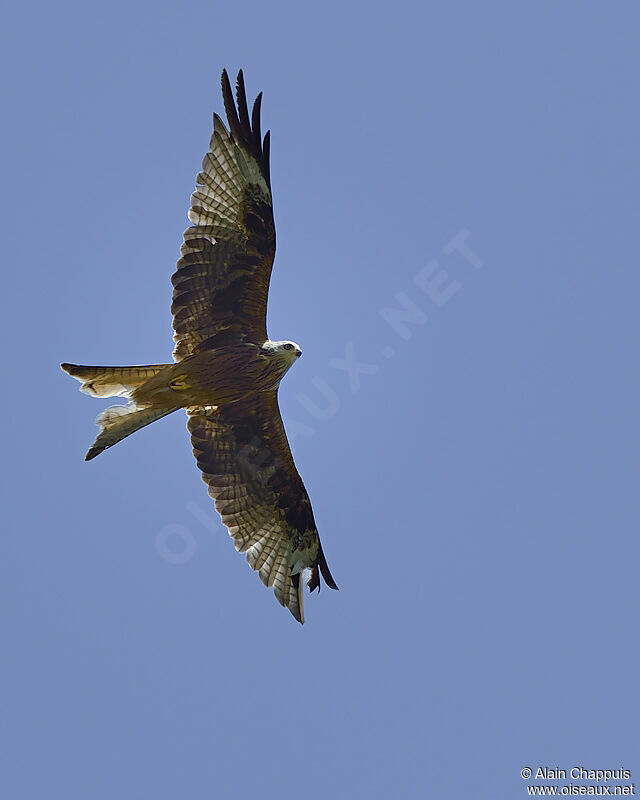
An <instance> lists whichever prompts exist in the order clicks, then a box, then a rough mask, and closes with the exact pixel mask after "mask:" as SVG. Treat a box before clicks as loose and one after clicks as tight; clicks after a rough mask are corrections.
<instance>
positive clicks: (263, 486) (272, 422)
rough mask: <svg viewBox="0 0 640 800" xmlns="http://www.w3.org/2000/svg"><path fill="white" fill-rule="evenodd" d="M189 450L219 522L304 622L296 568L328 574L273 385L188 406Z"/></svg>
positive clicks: (314, 576) (316, 580)
mask: <svg viewBox="0 0 640 800" xmlns="http://www.w3.org/2000/svg"><path fill="white" fill-rule="evenodd" d="M187 412H188V414H189V422H188V428H189V432H190V433H191V442H192V444H193V452H194V455H195V456H196V458H197V460H198V466H199V467H200V469H201V470H202V479H203V480H204V482H205V483H206V484H207V485H208V487H209V494H210V495H211V497H213V498H214V500H215V503H216V509H217V510H218V512H219V514H220V516H221V517H222V522H223V523H224V525H226V527H227V528H228V530H229V533H230V535H231V536H232V537H233V539H234V541H235V546H236V550H239V551H240V552H243V553H244V552H246V554H247V561H248V562H249V564H250V566H251V567H252V568H253V569H255V570H257V572H258V574H259V575H260V578H261V580H262V582H263V583H264V584H265V585H266V586H273V589H274V592H275V595H276V597H277V599H278V601H279V602H280V603H281V604H282V605H283V606H286V607H287V608H288V609H289V610H290V611H291V613H292V614H293V616H294V617H295V618H296V619H297V620H298V621H299V622H304V604H303V595H302V585H301V581H300V577H301V576H300V572H301V570H302V569H303V568H304V567H310V568H311V577H310V579H309V582H308V586H309V589H310V590H312V591H313V589H315V588H316V587H318V588H319V586H320V575H319V572H321V573H322V577H323V578H324V580H325V581H326V583H327V585H328V586H330V587H331V588H332V589H337V588H338V587H337V586H336V584H335V581H334V580H333V578H332V576H331V573H330V572H329V568H328V566H327V562H326V560H325V557H324V554H323V552H322V547H321V545H320V539H319V537H318V531H317V529H316V525H315V522H314V519H313V512H312V510H311V503H310V502H309V496H308V494H307V492H306V490H305V488H304V484H303V483H302V479H301V478H300V475H299V474H298V471H297V470H296V467H295V464H294V463H293V457H292V455H291V450H290V448H289V443H288V441H287V437H286V434H285V431H284V427H283V425H282V419H281V417H280V411H279V409H278V399H277V393H276V392H275V391H274V392H261V393H259V394H257V395H254V396H252V397H250V398H247V399H246V400H243V401H239V402H237V403H231V404H229V405H227V406H224V407H221V408H219V409H216V408H215V407H207V408H204V407H197V408H189V409H187Z"/></svg>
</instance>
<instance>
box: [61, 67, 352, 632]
mask: <svg viewBox="0 0 640 800" xmlns="http://www.w3.org/2000/svg"><path fill="white" fill-rule="evenodd" d="M222 97H223V101H224V107H225V112H226V116H227V120H228V123H229V130H227V128H226V127H225V125H224V123H223V122H222V120H221V119H220V117H218V115H217V114H214V121H213V135H212V137H211V142H210V147H209V151H208V152H207V154H206V155H205V157H204V160H203V162H202V171H201V172H200V173H198V176H197V178H196V189H195V191H194V193H193V194H192V196H191V207H190V209H189V220H190V221H191V223H192V225H191V227H189V228H187V230H186V231H185V232H184V243H183V245H182V248H181V257H180V260H179V261H178V264H177V269H176V271H175V273H174V274H173V276H172V279H171V280H172V283H173V287H174V290H173V302H172V305H171V312H172V314H173V328H174V340H175V349H174V353H173V357H174V360H175V362H177V363H174V364H153V365H149V366H140V367H135V366H134V367H88V366H77V365H73V364H66V363H65V364H62V365H61V366H62V369H63V370H65V372H68V373H69V374H70V375H72V376H73V377H74V378H77V379H78V380H79V381H81V382H82V386H81V389H82V391H85V392H87V393H88V394H92V395H94V396H96V397H112V396H117V395H122V396H125V397H127V398H128V399H129V404H128V405H126V406H113V407H111V408H108V409H106V410H105V411H104V412H102V414H100V416H99V417H98V419H97V420H96V421H97V423H98V424H99V425H100V433H99V435H98V437H97V439H96V441H95V442H94V444H93V445H92V447H91V448H90V450H89V452H88V453H87V456H86V458H87V460H90V459H92V458H95V457H96V456H97V455H99V454H100V453H101V452H103V450H105V449H107V448H108V447H111V446H112V445H114V444H116V443H117V442H118V441H121V440H122V439H124V438H125V437H127V436H129V435H130V434H132V433H134V432H135V431H136V430H139V429H140V428H141V427H143V426H145V425H148V424H149V423H151V422H153V421H155V420H156V419H160V417H163V416H165V415H166V414H170V413H171V412H172V411H175V410H177V409H178V408H186V410H187V414H188V426H187V427H188V429H189V432H190V434H191V442H192V444H193V452H194V455H195V456H196V458H197V460H198V466H199V467H200V469H201V470H202V474H203V480H204V481H205V483H206V484H207V486H208V489H209V494H210V495H211V497H213V498H214V500H215V504H216V508H217V510H218V512H219V513H220V516H221V518H222V521H223V523H224V524H225V525H226V526H227V528H228V530H229V533H230V534H231V536H232V537H233V539H234V542H235V545H236V549H237V550H239V551H241V552H246V554H247V560H248V561H249V564H250V565H251V567H252V568H253V569H255V570H257V572H258V574H259V576H260V578H261V580H262V581H263V583H265V585H267V586H273V588H274V592H275V595H276V597H277V599H278V600H279V602H280V603H281V604H282V605H285V606H286V607H287V608H288V609H289V610H290V611H291V613H292V614H293V615H294V617H295V618H296V619H297V620H298V621H299V622H304V604H303V596H302V584H301V580H300V578H301V575H302V572H303V570H305V569H309V570H310V577H309V580H308V582H307V585H308V586H309V589H310V590H313V589H316V588H319V587H320V576H322V577H323V578H324V580H325V582H326V583H327V585H328V586H330V587H331V588H333V589H337V588H338V587H337V586H336V583H335V581H334V580H333V577H332V576H331V573H330V571H329V567H328V566H327V562H326V559H325V557H324V553H323V551H322V547H321V545H320V539H319V536H318V531H317V529H316V525H315V521H314V518H313V512H312V510H311V503H310V501H309V496H308V494H307V492H306V490H305V487H304V484H303V483H302V479H301V478H300V475H299V474H298V471H297V469H296V467H295V464H294V462H293V457H292V455H291V450H290V448H289V443H288V442H287V437H286V434H285V431H284V427H283V425H282V419H281V417H280V411H279V409H278V400H277V391H278V386H279V384H280V381H281V379H282V377H283V376H284V374H285V373H286V371H287V370H288V369H289V368H290V367H291V366H292V364H293V363H294V362H295V360H296V359H297V358H298V356H300V354H301V351H300V348H299V347H298V346H297V345H296V344H295V343H294V342H288V341H284V342H271V341H270V340H269V339H268V337H267V330H266V310H267V295H268V290H269V280H270V276H271V268H272V265H273V259H274V256H275V247H276V239H275V227H274V222H273V209H272V198H271V180H270V174H269V132H267V133H266V135H265V136H264V139H263V138H262V136H261V133H260V104H261V99H262V95H261V94H259V95H258V97H257V98H256V101H255V103H254V105H253V110H252V114H251V117H250V116H249V109H248V105H247V97H246V92H245V87H244V78H243V75H242V71H240V72H239V73H238V80H237V92H236V98H237V105H236V102H234V99H233V94H232V91H231V85H230V83H229V78H228V76H227V73H226V70H225V71H223V73H222Z"/></svg>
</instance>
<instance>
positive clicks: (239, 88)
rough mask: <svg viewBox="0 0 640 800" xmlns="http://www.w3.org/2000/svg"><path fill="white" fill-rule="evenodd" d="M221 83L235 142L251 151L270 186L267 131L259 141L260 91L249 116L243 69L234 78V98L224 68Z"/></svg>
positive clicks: (230, 128)
mask: <svg viewBox="0 0 640 800" xmlns="http://www.w3.org/2000/svg"><path fill="white" fill-rule="evenodd" d="M221 84H222V100H223V103H224V110H225V113H226V115H227V121H228V123H229V130H230V132H231V135H232V136H233V138H234V140H235V142H236V144H238V145H240V146H242V147H244V148H246V150H247V152H249V153H251V155H252V156H253V157H254V158H255V159H256V161H257V162H258V164H259V165H260V169H261V170H262V174H263V175H264V178H265V180H266V182H267V186H268V187H269V188H271V177H270V169H269V134H268V132H267V135H266V136H265V139H264V142H261V141H260V104H261V100H262V92H260V94H259V95H258V97H257V98H256V101H255V102H254V104H253V110H252V114H251V117H249V107H248V104H247V93H246V89H245V83H244V73H243V71H242V70H239V71H238V77H237V79H236V100H234V98H233V91H232V89H231V81H230V80H229V75H228V73H227V70H226V69H223V70H222V78H221Z"/></svg>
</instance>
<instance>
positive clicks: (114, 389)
mask: <svg viewBox="0 0 640 800" xmlns="http://www.w3.org/2000/svg"><path fill="white" fill-rule="evenodd" d="M60 366H61V368H62V369H63V370H64V371H65V372H67V373H68V374H69V375H71V377H72V378H75V379H76V380H78V381H80V382H81V383H82V386H81V387H80V391H81V392H85V393H86V394H90V395H93V397H118V396H123V395H124V396H125V397H126V396H128V395H129V394H130V393H131V392H132V391H133V389H135V388H136V387H138V386H141V385H142V384H143V383H144V382H145V381H147V380H149V378H151V377H153V375H156V374H157V373H158V372H161V371H162V370H163V369H165V368H166V367H168V366H169V364H149V365H146V366H140V367H86V366H83V365H81V364H60Z"/></svg>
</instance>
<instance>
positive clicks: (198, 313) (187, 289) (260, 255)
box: [171, 71, 276, 361]
mask: <svg viewBox="0 0 640 800" xmlns="http://www.w3.org/2000/svg"><path fill="white" fill-rule="evenodd" d="M222 93H223V98H224V104H225V109H226V113H227V119H228V122H229V130H227V128H226V127H225V124H224V123H223V121H222V120H221V119H220V117H218V115H217V114H216V115H214V125H213V135H212V137H211V142H210V146H209V151H208V152H207V154H206V155H205V157H204V160H203V162H202V170H201V172H200V173H198V176H197V178H196V189H195V191H194V193H193V194H192V196H191V206H190V209H189V220H190V221H191V223H192V225H191V227H189V228H187V230H186V231H185V232H184V243H183V245H182V248H181V257H180V260H179V261H178V266H177V269H176V271H175V273H174V274H173V277H172V283H173V286H174V292H173V303H172V306H171V312H172V314H173V327H174V331H175V333H174V340H175V350H174V358H175V360H176V361H180V360H182V359H183V358H185V357H186V356H188V355H191V354H193V353H195V352H198V351H199V350H202V349H210V348H213V347H218V346H221V345H228V344H237V343H239V342H242V341H252V342H263V341H265V340H266V338H267V332H266V307H267V294H268V290H269V279H270V276H271V268H272V265H273V259H274V255H275V246H276V245H275V227H274V222H273V209H272V202H271V187H270V178H269V133H268V132H267V134H266V135H265V137H264V139H263V140H261V133H260V103H261V97H262V95H258V97H257V98H256V101H255V103H254V106H253V112H252V116H251V118H249V112H248V106H247V98H246V92H245V88H244V78H243V75H242V72H240V73H239V74H238V81H237V91H236V98H237V107H236V103H235V102H234V99H233V95H232V92H231V86H230V83H229V78H228V76H227V73H226V71H224V72H223V74H222Z"/></svg>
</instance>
